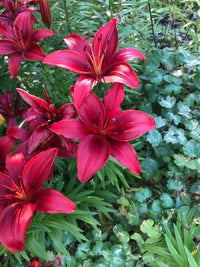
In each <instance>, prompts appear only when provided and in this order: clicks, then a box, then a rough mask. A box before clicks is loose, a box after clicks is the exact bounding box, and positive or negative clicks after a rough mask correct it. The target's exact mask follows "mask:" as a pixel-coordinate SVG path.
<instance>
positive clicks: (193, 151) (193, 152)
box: [183, 140, 200, 158]
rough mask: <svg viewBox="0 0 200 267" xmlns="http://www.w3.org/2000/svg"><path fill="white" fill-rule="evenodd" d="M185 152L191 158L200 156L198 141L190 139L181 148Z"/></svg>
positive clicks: (199, 143)
mask: <svg viewBox="0 0 200 267" xmlns="http://www.w3.org/2000/svg"><path fill="white" fill-rule="evenodd" d="M183 150H184V152H185V154H186V155H187V156H189V157H191V158H196V157H197V158H200V142H199V141H196V140H190V141H188V142H187V144H186V145H185V146H184V148H183Z"/></svg>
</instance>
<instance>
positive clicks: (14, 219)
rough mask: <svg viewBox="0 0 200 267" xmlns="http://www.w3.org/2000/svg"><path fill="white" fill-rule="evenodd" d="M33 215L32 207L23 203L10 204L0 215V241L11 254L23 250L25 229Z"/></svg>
mask: <svg viewBox="0 0 200 267" xmlns="http://www.w3.org/2000/svg"><path fill="white" fill-rule="evenodd" d="M33 215H34V205H33V204H30V203H26V202H24V203H23V204H22V203H20V202H17V203H14V204H11V205H10V206H8V207H7V208H5V209H4V210H3V211H2V212H1V215H0V241H1V243H2V244H3V246H4V247H6V248H7V249H9V250H10V251H12V252H19V251H23V250H24V249H25V247H24V241H25V235H26V232H27V229H28V227H29V225H30V222H31V220H32V218H33Z"/></svg>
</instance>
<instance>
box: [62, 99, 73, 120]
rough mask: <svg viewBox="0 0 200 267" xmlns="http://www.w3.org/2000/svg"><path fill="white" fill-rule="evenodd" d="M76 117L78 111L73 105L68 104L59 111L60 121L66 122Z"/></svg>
mask: <svg viewBox="0 0 200 267" xmlns="http://www.w3.org/2000/svg"><path fill="white" fill-rule="evenodd" d="M75 117H76V109H75V107H74V105H73V104H71V103H67V104H64V105H63V106H62V107H60V108H59V109H58V118H59V120H66V119H71V118H75Z"/></svg>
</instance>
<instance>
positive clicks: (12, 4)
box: [0, 0, 37, 26]
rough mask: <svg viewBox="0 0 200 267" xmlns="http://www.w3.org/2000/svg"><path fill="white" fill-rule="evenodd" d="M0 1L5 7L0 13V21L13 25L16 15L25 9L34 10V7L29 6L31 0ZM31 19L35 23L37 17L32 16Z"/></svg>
mask: <svg viewBox="0 0 200 267" xmlns="http://www.w3.org/2000/svg"><path fill="white" fill-rule="evenodd" d="M0 3H1V4H2V6H3V7H4V8H5V10H4V11H3V13H2V14H0V22H3V23H6V24H8V25H11V26H12V25H13V22H14V20H15V19H16V17H17V16H18V15H19V14H20V13H21V12H24V11H25V10H28V11H31V12H32V11H35V10H36V9H35V8H29V5H30V4H31V1H30V0H29V1H23V2H22V1H19V0H1V1H0ZM33 21H34V22H35V23H37V19H36V18H35V17H34V16H33Z"/></svg>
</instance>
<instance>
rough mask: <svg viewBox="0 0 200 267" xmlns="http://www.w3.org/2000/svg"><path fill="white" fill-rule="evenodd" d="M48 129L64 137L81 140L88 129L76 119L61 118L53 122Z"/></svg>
mask: <svg viewBox="0 0 200 267" xmlns="http://www.w3.org/2000/svg"><path fill="white" fill-rule="evenodd" d="M49 129H50V130H51V131H52V132H53V133H56V134H58V135H63V136H64V137H66V138H70V139H74V140H81V139H82V138H83V137H85V136H86V135H87V134H88V133H89V130H88V129H87V127H86V126H85V125H84V124H83V123H82V122H81V121H80V120H78V119H70V120H62V121H59V122H55V123H53V124H52V125H51V126H50V127H49Z"/></svg>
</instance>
